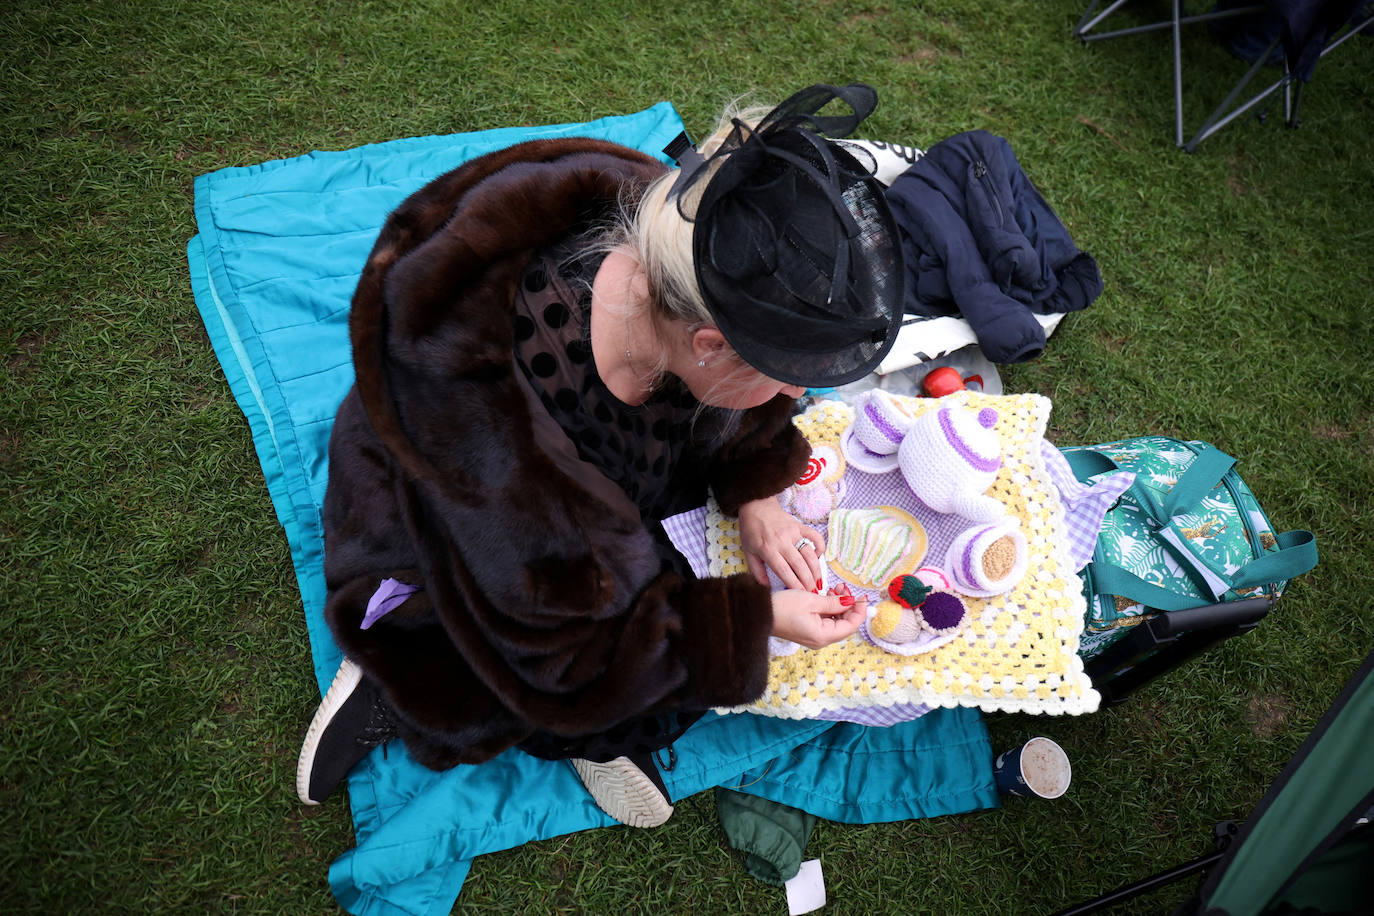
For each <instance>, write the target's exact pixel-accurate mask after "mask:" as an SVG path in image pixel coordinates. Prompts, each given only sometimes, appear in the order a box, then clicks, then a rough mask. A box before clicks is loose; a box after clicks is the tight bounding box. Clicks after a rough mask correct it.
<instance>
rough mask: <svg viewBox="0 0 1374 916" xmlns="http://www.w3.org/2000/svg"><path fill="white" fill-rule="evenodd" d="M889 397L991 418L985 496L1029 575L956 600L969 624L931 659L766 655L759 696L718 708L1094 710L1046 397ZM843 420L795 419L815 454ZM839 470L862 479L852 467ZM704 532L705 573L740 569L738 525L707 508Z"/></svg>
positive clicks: (824, 413) (854, 648) (849, 650)
mask: <svg viewBox="0 0 1374 916" xmlns="http://www.w3.org/2000/svg"><path fill="white" fill-rule="evenodd" d="M898 400H899V401H900V402H901V403H902V404H903V405H904V406H905V407H907V408H908V409H909V411H910V412H911V413H912V415H919V414H920V413H922V412H924V411H926V410H929V409H933V408H935V407H938V406H946V405H961V406H964V407H969V408H972V409H973V410H975V411H977V410H979V409H981V408H983V407H993V408H995V409H996V410H997V412H998V420H997V422H996V425H995V427H993V428H994V430H995V431H996V433H997V434H998V436H999V437H1000V439H1001V441H1002V451H1003V461H1002V467H1001V470H1000V471H999V472H998V474H997V478H996V481H995V482H994V483H993V485H992V487H991V488H990V489H989V490H988V491H987V492H988V495H991V496H993V497H995V498H996V499H998V500H999V501H1001V502H1002V503H1004V504H1005V506H1006V508H1007V511H1008V513H1009V514H1010V515H1012V516H1014V517H1015V518H1017V519H1019V521H1020V525H1021V531H1022V532H1023V533H1024V534H1025V536H1026V542H1027V547H1028V554H1029V566H1028V571H1027V573H1026V574H1025V576H1024V577H1023V578H1022V579H1021V580H1020V581H1019V582H1018V584H1017V585H1016V586H1015V587H1014V588H1012V589H1011V590H1010V591H1008V592H1005V593H1003V594H1001V595H996V596H993V597H990V598H979V597H971V596H967V595H961V597H962V598H963V599H964V601H965V604H966V606H967V607H968V611H969V614H968V623H967V624H966V626H965V627H964V629H963V630H962V631H961V632H960V633H959V634H958V635H957V636H955V637H954V639H953V640H951V641H949V642H946V643H944V644H943V645H939V646H938V647H936V648H934V649H932V650H931V651H929V652H925V653H923V654H918V655H909V656H904V655H896V654H893V653H891V652H887V651H884V650H883V649H880V648H878V647H877V646H874V645H872V644H870V643H869V642H868V641H867V640H864V639H863V638H861V636H860V635H859V634H855V635H854V636H851V637H850V638H848V639H846V640H844V641H843V642H840V643H837V644H835V645H831V646H827V647H825V648H823V649H819V650H812V649H805V648H803V649H800V650H799V651H796V652H793V653H792V654H790V655H782V656H775V657H774V658H773V659H772V663H771V670H770V676H769V682H768V689H767V691H766V692H765V693H764V695H763V696H762V697H761V698H760V699H759V700H757V701H756V702H754V703H752V704H749V705H746V706H741V707H735V708H732V709H729V710H721V711H722V712H726V711H728V712H752V713H758V714H762V715H769V716H778V717H782V718H793V719H801V718H811V717H815V716H816V715H817V714H818V713H822V712H827V711H836V710H841V709H854V708H856V707H864V706H893V705H896V704H915V703H925V704H927V705H930V706H976V707H979V708H981V709H983V710H986V711H1002V712H1027V713H1049V714H1059V713H1072V714H1078V713H1088V712H1093V711H1094V710H1096V709H1097V706H1098V702H1099V699H1100V698H1099V696H1098V693H1097V691H1095V690H1094V689H1093V688H1092V684H1091V682H1090V681H1089V680H1088V677H1087V676H1086V675H1085V674H1084V672H1083V664H1082V661H1081V660H1080V659H1079V657H1078V638H1079V633H1080V632H1081V631H1082V629H1083V615H1084V611H1085V605H1084V601H1083V595H1082V590H1081V583H1080V581H1079V579H1078V578H1077V576H1076V575H1075V573H1074V571H1073V570H1072V569H1071V568H1069V561H1068V559H1067V554H1066V552H1065V549H1064V544H1065V526H1064V510H1063V506H1062V503H1061V501H1060V498H1059V494H1058V491H1057V490H1056V488H1055V487H1054V485H1053V484H1052V482H1051V480H1050V477H1049V474H1048V472H1047V471H1046V470H1045V468H1044V466H1043V463H1042V460H1041V457H1040V442H1041V439H1042V438H1043V436H1044V432H1045V425H1046V423H1047V422H1048V419H1049V413H1050V402H1049V400H1048V399H1047V398H1044V397H1041V396H1039V395H1030V394H1019V395H1006V396H993V395H984V394H980V393H974V392H958V393H956V394H953V395H950V396H948V397H946V398H942V399H940V400H938V401H936V400H931V399H927V398H899V399H898ZM853 415H854V411H853V409H852V408H850V407H849V406H847V405H845V404H843V403H841V402H838V401H823V402H820V403H819V404H816V405H814V406H813V407H812V408H811V409H809V410H808V411H807V412H806V413H804V414H802V415H801V416H799V417H797V418H796V421H795V422H796V424H797V427H798V428H799V429H800V430H801V432H802V433H803V435H805V436H806V438H807V439H808V440H809V441H810V442H811V444H812V446H813V448H815V447H818V446H830V447H831V448H835V449H838V448H839V441H840V436H841V434H843V433H844V431H845V429H846V428H847V427H848V426H849V424H850V422H851V420H852V418H853ZM846 473H847V474H857V473H862V472H860V471H857V470H856V469H855V468H854V467H852V466H851V467H850V468H849V469H848V470H847V471H846ZM706 536H707V556H708V559H709V561H710V564H711V574H712V575H730V574H732V573H736V572H743V571H745V570H746V569H747V567H746V565H745V561H744V556H743V553H742V552H741V550H740V544H739V529H738V524H737V522H736V520H735V519H732V518H726V517H724V516H722V515H721V514H720V512H719V509H718V507H716V506H715V505H714V503H713V504H712V505H711V506H710V508H709V511H708V515H707V526H706ZM926 562H927V563H931V561H930V560H927V561H926ZM935 565H938V564H935ZM873 605H874V602H870V614H871V613H872V610H871V609H872V607H873Z"/></svg>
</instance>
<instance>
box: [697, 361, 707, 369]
mask: <svg viewBox="0 0 1374 916" xmlns="http://www.w3.org/2000/svg"><path fill="white" fill-rule="evenodd" d="M697 367H698V368H700V369H705V368H706V360H704V359H700V360H697Z"/></svg>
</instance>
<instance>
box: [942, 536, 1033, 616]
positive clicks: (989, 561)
mask: <svg viewBox="0 0 1374 916" xmlns="http://www.w3.org/2000/svg"><path fill="white" fill-rule="evenodd" d="M1028 563H1029V560H1028V550H1027V547H1026V536H1025V535H1024V534H1022V533H1021V529H1020V526H1019V524H1018V523H1017V521H1016V519H1014V518H1007V519H1003V520H1002V521H1000V522H994V523H993V524H990V525H974V526H973V527H972V528H969V529H967V530H965V531H963V532H961V533H960V534H959V536H958V537H956V538H955V539H954V540H953V541H952V542H950V545H949V551H948V552H947V553H946V554H945V568H946V569H947V570H949V574H950V578H951V579H953V580H954V587H955V588H957V589H958V590H959V591H961V592H963V593H964V594H966V595H974V596H977V597H981V598H987V597H991V596H992V595H1000V594H1002V593H1003V592H1008V591H1011V589H1012V588H1014V587H1015V586H1016V583H1017V582H1020V581H1021V578H1022V577H1023V576H1025V574H1026V567H1027V565H1028Z"/></svg>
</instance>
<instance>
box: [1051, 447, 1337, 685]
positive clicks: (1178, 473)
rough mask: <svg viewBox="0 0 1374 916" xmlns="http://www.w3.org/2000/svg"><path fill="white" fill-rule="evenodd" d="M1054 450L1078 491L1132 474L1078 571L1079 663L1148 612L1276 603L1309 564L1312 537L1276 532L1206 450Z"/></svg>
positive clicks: (1223, 459)
mask: <svg viewBox="0 0 1374 916" xmlns="http://www.w3.org/2000/svg"><path fill="white" fill-rule="evenodd" d="M1063 451H1064V454H1065V455H1066V456H1067V458H1068V460H1069V466H1070V467H1072V468H1073V471H1074V475H1075V476H1076V477H1077V478H1078V479H1079V480H1081V481H1084V482H1090V481H1092V480H1094V479H1096V478H1097V477H1100V476H1102V475H1104V474H1108V473H1112V472H1115V471H1118V470H1121V471H1132V472H1134V473H1135V475H1136V479H1135V483H1134V484H1132V485H1131V488H1130V489H1129V490H1127V491H1126V492H1125V494H1123V495H1122V497H1121V500H1120V501H1119V502H1118V503H1117V504H1116V505H1115V506H1114V507H1113V508H1112V510H1111V511H1110V512H1108V513H1107V516H1106V519H1105V520H1104V522H1103V526H1102V532H1101V534H1099V535H1098V539H1097V547H1096V549H1095V550H1094V552H1093V559H1092V562H1091V563H1089V564H1088V565H1087V567H1086V568H1085V569H1084V570H1083V591H1084V597H1085V598H1086V599H1087V603H1088V612H1087V617H1086V620H1085V630H1084V633H1083V637H1082V640H1081V644H1080V649H1079V654H1080V655H1082V656H1083V657H1085V658H1091V657H1092V656H1094V655H1096V654H1097V653H1099V652H1101V651H1102V650H1103V649H1105V648H1106V647H1107V646H1109V645H1111V644H1112V643H1114V642H1116V641H1117V640H1118V639H1120V638H1121V637H1122V636H1124V635H1125V634H1126V632H1127V630H1128V629H1129V628H1130V627H1132V626H1134V625H1136V624H1138V623H1140V622H1141V621H1142V620H1145V619H1148V618H1149V617H1151V616H1154V615H1155V614H1158V613H1167V612H1169V611H1181V610H1186V609H1188V608H1194V607H1201V606H1203V605H1209V604H1217V603H1220V602H1226V601H1238V600H1241V599H1242V598H1252V597H1259V596H1264V597H1268V598H1270V599H1271V600H1272V599H1277V598H1278V597H1279V596H1280V595H1281V594H1282V593H1283V589H1284V586H1285V585H1287V583H1288V580H1289V579H1291V578H1293V577H1294V576H1296V575H1299V574H1301V573H1304V572H1307V571H1308V570H1310V569H1312V568H1313V567H1314V566H1316V565H1317V545H1316V540H1315V539H1314V538H1313V536H1312V533H1311V532H1310V531H1286V532H1283V533H1276V532H1275V531H1274V526H1273V525H1271V524H1270V523H1269V518H1268V517H1267V516H1266V515H1265V514H1264V510H1263V509H1261V508H1260V505H1259V501H1258V500H1257V499H1255V494H1254V493H1252V492H1251V491H1250V488H1249V487H1248V486H1246V485H1245V482H1244V481H1243V480H1241V478H1240V475H1239V474H1237V473H1236V471H1235V463H1236V460H1235V459H1234V458H1232V457H1231V456H1229V455H1227V454H1225V453H1224V452H1222V451H1220V450H1219V449H1217V448H1214V447H1213V446H1211V445H1208V444H1207V443H1206V442H1198V441H1186V442H1185V441H1181V440H1178V439H1170V438H1168V437H1166V436H1142V437H1140V438H1136V439H1126V440H1123V441H1120V442H1110V443H1107V444H1106V445H1094V446H1087V447H1078V448H1066V449H1064V450H1063Z"/></svg>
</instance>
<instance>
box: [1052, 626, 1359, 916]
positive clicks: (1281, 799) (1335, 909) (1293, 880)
mask: <svg viewBox="0 0 1374 916" xmlns="http://www.w3.org/2000/svg"><path fill="white" fill-rule="evenodd" d="M1371 750H1374V652H1371V653H1370V654H1369V656H1368V657H1366V658H1365V660H1364V663H1363V664H1362V665H1361V666H1360V667H1359V669H1357V670H1356V672H1355V673H1354V675H1352V676H1351V678H1350V680H1349V682H1347V683H1346V685H1345V687H1344V688H1343V689H1342V690H1341V692H1340V694H1339V695H1337V697H1336V699H1335V700H1334V701H1333V702H1332V704H1331V706H1330V707H1329V708H1328V709H1327V711H1326V714H1325V715H1324V716H1322V719H1321V721H1320V722H1318V723H1317V726H1316V727H1315V728H1314V729H1313V730H1312V731H1311V733H1310V734H1309V735H1308V736H1307V739H1306V740H1305V741H1304V742H1303V743H1302V746H1301V747H1299V748H1298V750H1297V752H1296V753H1295V754H1294V755H1293V756H1292V758H1290V759H1289V761H1288V764H1287V766H1285V767H1284V769H1283V772H1281V773H1280V774H1279V775H1278V777H1277V778H1276V779H1275V780H1274V782H1273V783H1272V784H1270V787H1269V790H1268V791H1267V792H1266V793H1265V794H1264V797H1263V798H1261V799H1260V800H1259V802H1258V803H1257V804H1256V805H1255V807H1254V808H1253V809H1252V810H1251V812H1250V814H1249V816H1248V817H1247V818H1246V819H1245V822H1244V823H1243V824H1239V825H1238V824H1236V823H1234V822H1231V821H1223V822H1222V823H1220V824H1217V825H1216V826H1215V827H1214V828H1213V829H1212V837H1213V840H1214V842H1215V844H1216V846H1217V849H1216V851H1215V852H1211V853H1208V854H1206V855H1203V856H1200V857H1199V858H1196V859H1193V860H1192V861H1190V862H1184V863H1182V864H1180V865H1177V866H1175V867H1173V868H1169V869H1166V870H1164V871H1161V872H1159V873H1157V874H1154V875H1151V876H1150V877H1148V878H1145V879H1143V880H1140V881H1136V882H1135V883H1133V884H1129V885H1127V886H1125V887H1121V888H1118V889H1116V890H1114V891H1111V892H1110V893H1107V894H1103V895H1102V896H1100V897H1096V898H1094V899H1092V900H1088V901H1085V902H1083V903H1079V904H1076V905H1074V906H1071V907H1069V908H1067V909H1064V910H1061V911H1059V913H1057V914H1056V916H1086V914H1088V913H1098V912H1101V911H1102V910H1104V909H1107V908H1109V907H1114V906H1116V905H1117V904H1120V903H1124V902H1126V901H1128V900H1133V899H1135V898H1137V897H1140V896H1142V895H1144V894H1147V893H1150V892H1152V891H1154V890H1157V889H1159V888H1161V887H1164V886H1167V885H1169V884H1172V883H1174V882H1176V881H1180V880H1182V879H1184V878H1186V877H1188V876H1190V875H1197V874H1199V873H1201V874H1202V875H1203V878H1202V879H1201V881H1200V883H1199V885H1198V889H1197V891H1196V893H1195V894H1193V896H1192V897H1190V898H1189V899H1188V900H1187V901H1185V902H1184V904H1183V905H1182V906H1180V907H1179V908H1177V909H1176V910H1174V914H1175V916H1281V914H1290V916H1291V914H1298V913H1301V914H1305V916H1311V914H1333V916H1334V914H1340V916H1361V914H1369V913H1371V912H1374V825H1371V819H1374V808H1372V807H1371V806H1374V767H1371V766H1369V755H1370V752H1371Z"/></svg>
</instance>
